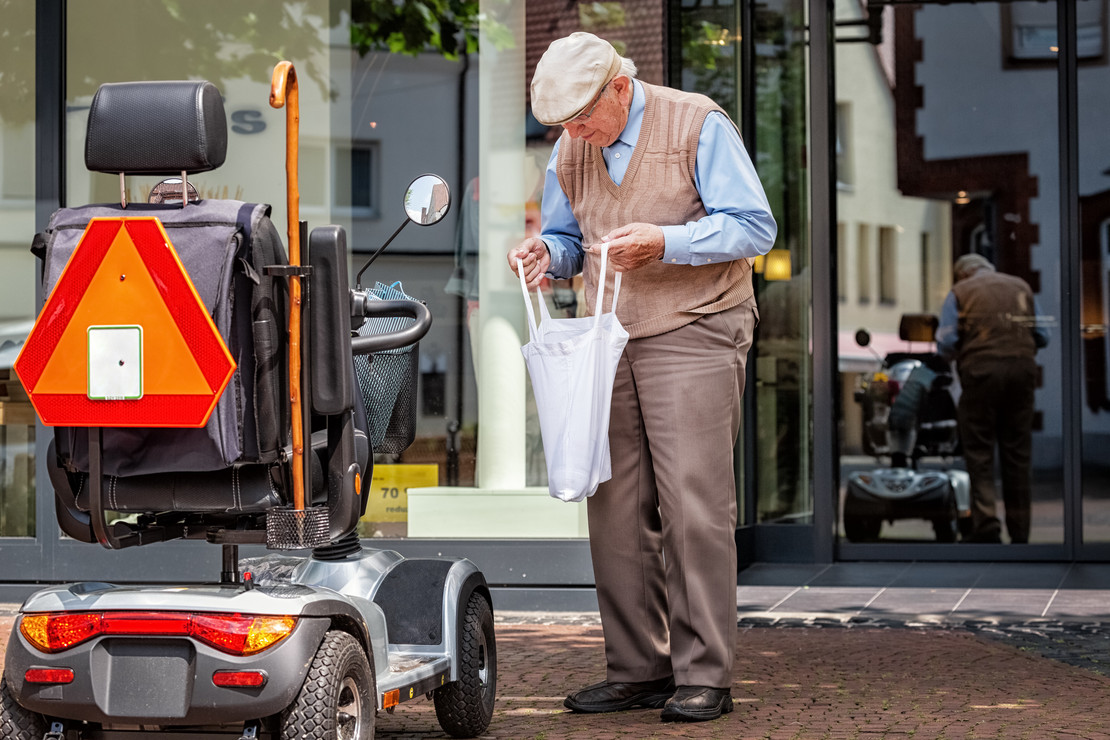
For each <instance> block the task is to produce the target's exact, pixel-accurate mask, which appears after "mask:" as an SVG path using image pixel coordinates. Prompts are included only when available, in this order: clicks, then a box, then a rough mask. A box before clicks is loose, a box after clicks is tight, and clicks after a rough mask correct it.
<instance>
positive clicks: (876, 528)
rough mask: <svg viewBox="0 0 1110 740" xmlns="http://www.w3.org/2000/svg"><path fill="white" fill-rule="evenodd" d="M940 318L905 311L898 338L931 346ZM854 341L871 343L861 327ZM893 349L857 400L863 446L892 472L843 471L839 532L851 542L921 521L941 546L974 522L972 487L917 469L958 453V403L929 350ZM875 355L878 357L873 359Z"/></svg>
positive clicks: (943, 366) (945, 473)
mask: <svg viewBox="0 0 1110 740" xmlns="http://www.w3.org/2000/svg"><path fill="white" fill-rule="evenodd" d="M936 328H937V319H936V317H935V316H932V315H929V314H906V315H904V316H902V320H901V322H900V323H899V327H898V336H899V338H900V339H902V340H903V341H906V342H933V341H934V336H935V334H936ZM856 342H857V343H858V344H859V345H860V346H863V347H866V346H869V344H870V342H871V336H870V334H869V333H868V332H867V331H866V330H864V329H861V330H860V331H858V332H857V333H856ZM908 349H909V351H906V352H891V353H890V354H888V355H887V356H886V357H884V358H882V359H881V363H882V364H881V366H880V367H879V369H878V370H876V371H875V372H874V373H871V374H868V375H866V376H864V378H863V381H862V382H861V383H860V386H859V387H858V388H857V389H856V391H855V394H854V398H855V400H856V402H857V403H859V404H860V406H861V408H862V411H863V448H864V451H865V452H866V453H867V454H868V455H872V456H874V457H877V458H889V460H890V467H883V468H875V469H873V470H867V471H855V472H851V473H849V474H848V484H847V491H846V493H845V497H844V534H845V536H846V537H847V538H848V540H849V541H851V542H866V541H870V540H875V539H878V537H879V532H880V530H881V528H882V524H883V522H884V521H891V522H892V521H895V520H898V519H925V520H928V521H929V522H931V523H932V527H933V532H934V534H935V535H936V539H937V541H938V542H955V541H956V539H957V536H958V534H959V533H961V532H964V531H965V530H966V529H967V528H968V527H969V526H970V523H971V485H970V479H969V478H968V475H967V473H966V472H965V471H963V470H958V469H948V470H919V469H918V464H919V462H920V461H921V459H922V458H924V457H940V458H952V457H954V456H956V455H957V454H958V451H959V435H958V433H957V425H956V405H955V403H954V402H953V400H952V394H951V391H950V390H949V388H950V386H951V384H952V373H951V370H950V369H949V365H948V362H947V361H945V360H944V359H943V358H942V357H941V356H940V355H938V354H937V353H936V352H933V351H927V352H915V351H913V348H912V347H910V348H908ZM876 356H877V355H876Z"/></svg>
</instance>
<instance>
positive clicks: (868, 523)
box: [844, 513, 883, 542]
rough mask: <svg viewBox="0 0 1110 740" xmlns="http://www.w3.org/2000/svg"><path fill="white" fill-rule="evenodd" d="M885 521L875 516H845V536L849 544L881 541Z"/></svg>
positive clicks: (846, 514)
mask: <svg viewBox="0 0 1110 740" xmlns="http://www.w3.org/2000/svg"><path fill="white" fill-rule="evenodd" d="M882 528H883V520H882V519H880V518H878V517H875V516H859V515H852V514H848V513H845V514H844V535H845V536H846V537H847V538H848V541H849V542H869V541H873V540H877V539H879V532H880V531H881V530H882Z"/></svg>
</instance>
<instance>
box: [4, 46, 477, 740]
mask: <svg viewBox="0 0 1110 740" xmlns="http://www.w3.org/2000/svg"><path fill="white" fill-rule="evenodd" d="M271 105H273V106H274V107H286V109H287V110H286V121H287V127H288V130H289V135H288V141H287V152H286V154H287V164H286V172H287V175H288V177H289V183H288V188H289V196H290V197H289V211H290V223H289V235H288V241H289V250H288V259H287V258H286V250H285V249H284V247H283V246H282V244H281V240H280V238H279V236H278V232H277V229H276V228H275V226H274V225H273V223H272V222H271V221H270V219H269V206H266V205H258V204H250V203H243V202H239V201H228V200H214V199H200V198H197V197H196V195H195V191H192V192H191V191H190V189H189V188H190V184H189V183H188V176H189V175H190V174H192V173H198V172H205V171H208V170H211V169H214V168H216V167H218V166H219V165H220V164H222V163H223V160H224V154H225V150H226V145H227V127H226V121H225V117H224V116H225V114H224V107H223V102H222V99H221V97H220V93H219V91H218V90H217V89H216V88H215V86H214V85H212V84H211V83H208V82H193V81H187V82H136V83H114V84H105V85H102V86H101V87H100V88H99V90H98V91H97V93H96V96H95V97H94V99H93V103H92V107H91V110H90V111H89V120H88V129H87V142H86V149H85V161H86V165H87V167H88V168H89V169H90V170H92V171H96V172H106V173H111V174H115V173H120V182H121V194H123V193H125V191H124V190H123V182H124V179H123V178H124V173H129V174H136V173H138V174H147V175H156V176H162V175H166V174H170V175H174V176H175V177H174V178H173V179H172V180H165V181H163V183H161V184H160V185H159V186H158V187H156V188H154V190H153V191H152V194H151V199H150V200H151V201H152V202H148V203H142V204H139V203H127V202H126V199H125V198H123V197H122V195H121V202H120V203H118V204H105V205H89V206H82V207H76V208H63V209H61V210H59V211H58V212H56V213H55V214H54V215H53V217H52V219H51V222H50V227H49V229H48V230H47V231H46V232H44V233H43V234H41V235H39V236H38V237H36V240H35V247H34V250H35V251H36V254H37V255H38V256H39V257H40V258H42V259H43V268H44V269H43V276H44V278H43V279H44V281H45V285H44V288H45V291H44V294H45V295H47V296H48V297H47V299H46V302H45V305H44V308H43V310H42V312H41V314H40V316H39V319H38V321H37V323H36V325H35V328H34V330H33V331H32V333H31V335H30V336H29V337H28V340H27V342H26V344H25V346H24V349H23V351H22V353H21V355H20V358H19V360H17V363H16V371H17V372H18V373H19V377H20V379H21V380H22V381H23V383H24V384H25V386H26V387H27V388H28V390H29V393H30V394H31V396H32V399H33V403H35V406H36V410H37V412H38V413H39V415H40V417H41V418H42V420H43V422H44V423H45V424H47V425H50V426H53V427H55V429H54V439H53V442H52V444H51V449H50V453H49V454H50V459H49V467H50V483H51V485H52V486H53V488H54V492H55V502H56V509H57V517H58V522H59V524H60V526H61V529H62V531H63V532H64V533H65V534H66V535H68V536H69V537H72V538H74V539H76V540H80V541H83V542H87V543H91V544H95V543H99V544H101V545H102V546H104V547H107V548H112V549H118V548H124V547H133V546H144V545H151V544H154V543H157V542H165V541H169V540H175V539H185V540H202V541H205V542H207V543H210V544H214V545H218V546H220V547H221V548H222V566H221V572H220V573H219V578H218V580H216V578H215V576H216V574H213V581H212V582H210V583H190V584H180V585H170V586H168V585H165V584H161V585H150V584H147V585H133V584H111V583H100V582H83V583H72V584H66V585H58V586H53V587H49V588H46V589H43V590H41V591H39V592H37V593H35V594H33V595H32V596H30V597H29V598H28V599H27V600H26V601H25V603H24V604H23V605H22V607H21V609H20V612H19V615H18V617H17V620H16V624H15V628H14V630H13V633H12V635H11V639H10V640H9V642H8V648H7V654H6V659H5V664H4V671H3V678H2V680H0V739H2V740H44V739H47V740H62V739H65V740H78V739H80V738H103V739H105V740H107V739H110V738H139V737H152V736H155V735H157V736H158V737H166V738H190V739H192V738H202V737H231V738H240V739H241V740H248V739H251V738H262V737H266V738H288V739H292V738H317V739H318V740H323V739H324V738H342V739H344V740H345V739H348V738H354V739H361V740H365V739H366V738H372V737H373V736H374V726H375V719H376V716H377V713H378V712H379V711H390V712H391V711H393V709H394V707H395V706H397V705H398V704H399V703H400V702H404V701H408V700H411V699H414V698H420V697H423V696H428V697H430V698H431V699H432V700H433V701H434V704H435V710H436V716H437V718H438V720H439V722H440V725H441V726H442V727H443V729H444V730H445V731H446V732H447V733H448V734H450V735H452V736H456V737H473V736H476V735H479V734H481V733H482V732H484V731H485V730H486V728H487V727H488V725H489V722H490V719H491V717H492V713H493V704H494V699H495V690H496V676H497V667H496V647H495V642H494V632H493V611H492V603H491V598H490V592H489V588H488V586H487V584H486V582H485V579H484V577H483V576H482V573H481V572H480V571H479V569H478V568H477V567H476V566H475V565H474V564H473V563H471V562H470V561H468V560H465V559H453V558H427V559H413V558H404V557H402V556H401V555H400V554H398V553H397V552H394V551H389V550H371V549H363V548H362V547H361V545H360V541H359V538H358V535H357V531H356V527H357V525H358V522H359V518H360V517H361V516H362V514H363V513H364V511H365V507H366V500H367V495H368V493H369V482H370V479H371V470H372V465H373V453H374V450H373V449H372V444H373V443H372V440H371V438H370V437H368V428H369V425H368V423H367V413H368V411H369V412H375V411H378V409H375V408H374V405H375V403H376V400H375V399H374V398H366V399H363V398H361V397H360V396H361V395H362V389H364V388H371V387H373V385H374V384H373V382H369V383H368V382H366V380H367V379H366V378H358V377H356V371H355V366H356V362H355V360H356V358H361V357H365V356H367V355H369V356H370V358H371V362H369V363H366V362H365V361H362V362H361V365H362V372H363V373H366V372H368V373H370V374H373V373H375V372H376V369H375V365H376V363H375V362H374V361H373V358H374V357H375V356H377V353H387V354H388V353H389V352H392V351H395V350H396V349H397V348H401V347H406V346H410V345H413V344H414V343H415V342H417V341H418V340H419V339H420V338H421V337H422V336H423V335H424V333H426V332H427V330H428V327H429V326H430V322H431V315H430V313H429V311H428V310H427V307H426V306H424V305H423V304H421V303H419V302H417V301H413V300H379V299H377V298H376V297H375V296H374V295H371V294H370V293H369V292H367V291H363V290H361V288H360V286H356V289H354V290H352V289H351V288H350V287H349V283H348V274H347V259H348V255H347V248H346V236H345V233H344V231H343V229H341V228H340V227H337V226H322V227H317V228H315V229H313V230H312V232H311V233H310V234H309V233H307V232H308V229H307V227H306V226H304V225H303V224H301V223H300V221H299V219H298V217H297V187H296V124H297V111H296V73H295V71H294V70H293V68H292V65H290V64H289V63H288V62H281V63H280V64H279V65H278V66H277V68H275V70H274V75H273V86H272V89H271ZM405 205H406V212H407V213H408V214H409V216H410V218H411V219H413V220H416V221H417V223H420V224H424V225H428V224H432V223H435V222H436V221H438V220H439V219H440V218H442V216H443V214H444V213H445V212H446V209H447V207H448V206H449V194H448V190H447V187H446V183H444V182H443V181H442V179H440V178H437V177H435V176H422V177H419V178H417V179H416V180H414V181H413V184H412V185H411V186H410V188H409V191H408V193H407V194H406V203H405ZM404 223H408V221H405V222H404ZM403 225H404V224H402V226H403ZM399 231H400V229H398V231H397V232H395V233H394V236H396V234H397V233H398V232H399ZM302 243H303V244H304V248H303V249H302V247H301V245H302ZM387 245H388V242H386V245H383V246H382V247H381V248H380V249H379V250H378V252H377V253H376V254H375V256H376V255H377V254H380V253H381V250H382V249H384V248H385V246H387ZM360 275H361V273H360ZM302 317H303V319H304V321H303V328H302V321H301V318H302ZM366 317H376V318H382V317H394V318H399V319H400V320H402V321H404V322H406V324H407V325H406V326H404V327H402V328H398V329H397V330H396V331H391V332H389V333H386V334H377V335H375V334H370V335H368V336H360V335H359V334H357V333H356V331H357V329H358V327H359V325H360V324H362V323H363V322H364V320H365V319H366ZM414 367H415V365H414ZM397 395H398V394H397V393H396V391H394V393H393V398H396V397H397ZM391 402H392V401H391ZM402 411H403V410H402ZM385 416H386V418H391V419H392V418H395V417H398V416H403V413H397V412H396V410H395V409H392V408H390V409H388V410H387V412H386V414H385ZM408 434H409V437H408V440H407V441H406V442H405V444H406V445H407V444H409V443H411V441H412V436H411V435H412V427H411V424H410V425H409V432H408ZM246 545H265V546H266V547H267V548H268V549H270V550H277V551H285V552H274V553H268V554H264V555H262V556H260V557H256V558H250V559H245V560H243V561H240V559H239V547H240V546H246ZM244 566H246V567H244ZM248 571H249V572H248Z"/></svg>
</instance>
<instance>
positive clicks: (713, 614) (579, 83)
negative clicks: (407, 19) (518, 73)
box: [508, 33, 777, 721]
mask: <svg viewBox="0 0 1110 740" xmlns="http://www.w3.org/2000/svg"><path fill="white" fill-rule="evenodd" d="M635 74H636V68H635V65H634V64H633V63H632V62H631V61H630V60H628V59H624V58H622V57H621V56H620V55H619V54H618V53H617V52H616V50H614V48H613V47H612V46H611V45H610V44H609V43H608V42H606V41H603V40H602V39H599V38H598V37H596V36H594V35H592V34H588V33H574V34H571V35H570V36H569V37H566V38H563V39H559V40H557V41H555V42H554V43H552V44H551V46H550V47H549V48H548V50H547V51H546V52H545V53H544V55H543V57H542V58H541V59H540V61H539V64H538V65H537V66H536V72H535V76H534V77H533V79H532V113H533V115H535V117H536V119H537V120H539V121H540V122H541V123H543V124H546V125H549V126H556V125H561V126H562V127H563V134H562V137H561V138H560V139H559V141H558V143H557V144H556V146H555V150H554V151H553V152H552V155H551V159H550V161H549V162H548V166H547V171H546V179H545V182H544V191H543V202H542V208H541V221H542V223H541V234H540V236H539V237H535V238H530V239H525V240H524V241H523V242H522V243H521V244H520V245H519V246H517V247H515V248H513V249H511V250H510V251H509V254H508V261H509V265H510V266H511V267H512V269H513V270H514V272H515V271H516V269H517V268H516V261H517V259H518V258H520V259H521V260H522V261H523V269H524V277H525V280H526V282H527V283H528V284H529V286H530V287H534V286H536V285H537V284H538V283H539V281H540V280H541V279H542V278H543V276H544V275H545V274H546V275H550V276H552V277H557V278H568V277H571V276H572V275H575V274H576V273H578V272H580V271H581V272H582V274H583V277H584V280H585V284H586V291H585V294H586V296H587V297H588V301H592V296H594V294H595V289H596V285H597V281H598V280H602V279H604V280H608V281H612V279H613V274H612V273H613V270H614V268H615V269H616V270H619V271H621V272H622V273H623V277H622V288H621V298H620V305H619V308H618V310H617V316H618V318H619V319H620V321H621V323H622V324H623V326H624V327H625V329H627V330H628V333H629V336H630V339H629V342H628V345H627V346H626V348H625V351H624V355H623V356H622V358H621V362H620V366H619V368H618V370H617V377H616V383H615V386H614V391H613V400H612V415H611V418H610V427H609V443H610V453H611V458H612V470H613V477H612V479H611V480H609V481H608V482H606V483H603V484H602V485H601V486H600V487H599V489H598V491H597V493H596V494H595V495H594V496H593V497H591V498H590V499H589V502H588V516H589V526H590V549H591V553H592V557H593V566H594V578H595V582H596V584H597V594H598V602H599V606H600V609H601V619H602V626H603V628H604V633H605V657H606V664H607V670H606V680H605V681H603V682H601V683H598V684H594V685H592V686H588V687H586V688H584V689H582V690H581V691H578V692H576V693H574V694H571V695H570V696H569V697H567V699H566V702H565V705H566V706H567V707H568V708H570V709H572V710H574V711H577V712H611V711H618V710H623V709H629V708H631V707H636V706H646V707H654V708H660V707H661V708H662V709H663V712H662V719H663V720H664V721H676V720H679V721H698V720H709V719H714V718H716V717H719V716H720V715H721V714H722V713H724V712H729V711H731V710H732V697H731V694H730V686H731V683H732V655H733V650H734V648H735V635H736V545H735V539H734V538H735V529H736V490H735V469H734V467H733V463H734V460H733V447H734V445H735V442H736V438H737V434H738V432H739V428H740V397H741V394H742V393H743V390H744V366H745V362H746V359H747V353H748V348H749V347H750V346H751V343H752V333H753V331H754V329H755V325H756V322H757V321H758V313H757V311H756V305H755V298H754V293H753V287H752V274H751V260H750V259H749V258H751V257H755V256H757V255H759V254H764V253H766V252H767V251H768V250H769V249H770V248H771V246H772V244H773V243H774V241H775V235H776V230H777V227H776V225H775V221H774V218H773V217H772V215H771V211H770V208H769V206H768V204H767V198H766V195H765V194H764V192H763V188H762V186H761V185H760V182H759V179H758V178H757V177H756V174H755V170H754V168H753V166H752V163H751V160H750V159H749V157H748V154H747V152H746V151H745V149H744V146H743V144H742V142H741V140H740V136H739V134H738V132H737V130H736V127H735V125H734V124H733V123H732V122H731V121H730V120H729V118H728V116H727V115H726V114H725V113H724V111H722V110H721V108H720V107H718V106H717V105H716V104H714V103H713V102H712V101H711V100H710V99H709V98H706V97H704V96H702V95H695V94H692V93H685V92H679V91H677V90H672V89H669V88H665V87H659V86H656V85H651V84H647V83H644V82H641V81H639V80H636V79H635ZM603 242H604V243H607V244H608V247H609V263H610V268H609V274H608V275H600V274H599V272H600V264H599V263H600V254H599V252H600V245H601V243H603ZM606 293H607V294H608V295H612V292H611V290H609V289H607V290H606ZM588 308H589V310H590V311H591V312H592V311H596V310H600V307H598V306H593V305H588ZM676 685H677V688H676Z"/></svg>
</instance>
